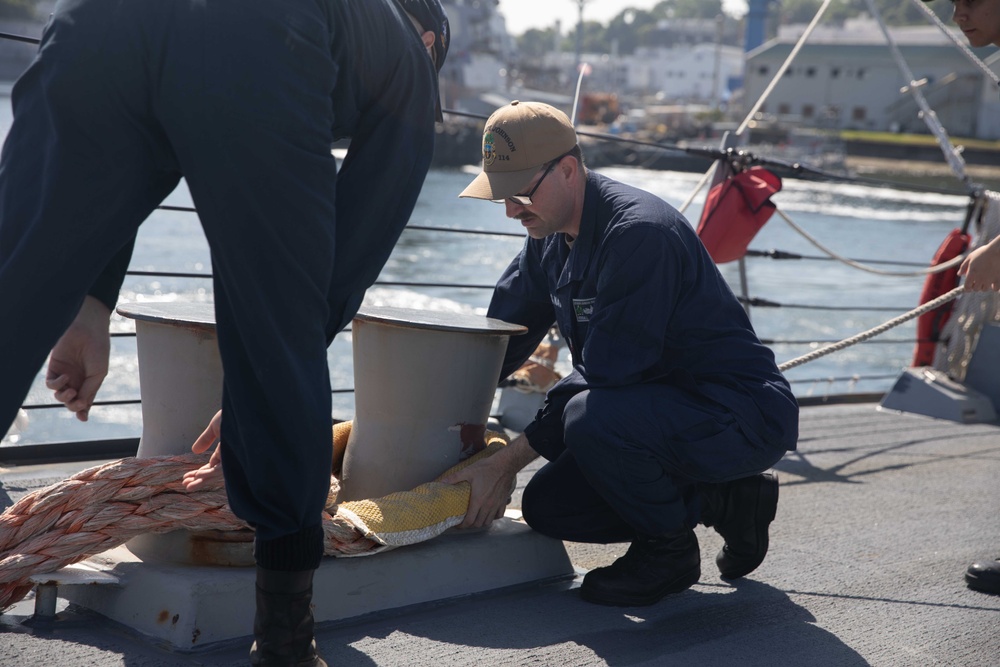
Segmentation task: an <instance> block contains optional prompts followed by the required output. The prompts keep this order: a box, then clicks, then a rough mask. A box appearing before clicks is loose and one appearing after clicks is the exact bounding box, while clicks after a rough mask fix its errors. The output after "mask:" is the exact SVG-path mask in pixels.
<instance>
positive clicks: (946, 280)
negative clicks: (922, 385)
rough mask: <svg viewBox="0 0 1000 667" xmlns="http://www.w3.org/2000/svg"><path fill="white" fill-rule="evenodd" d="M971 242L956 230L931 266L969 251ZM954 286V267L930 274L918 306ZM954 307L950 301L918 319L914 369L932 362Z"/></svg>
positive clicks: (967, 236)
mask: <svg viewBox="0 0 1000 667" xmlns="http://www.w3.org/2000/svg"><path fill="white" fill-rule="evenodd" d="M970 240H971V238H970V236H969V235H968V234H966V233H965V232H962V231H961V230H959V229H953V230H951V232H949V233H948V236H946V237H945V239H944V241H943V242H942V243H941V246H940V247H939V248H938V249H937V252H936V253H934V259H933V260H932V261H931V266H939V265H941V264H944V263H945V262H947V261H949V260H952V259H955V258H956V257H958V256H959V255H961V254H962V253H964V252H965V251H966V249H968V247H969V242H970ZM956 287H958V266H957V265H956V266H955V267H954V268H951V269H948V270H947V271H940V272H938V273H929V274H927V279H926V280H925V281H924V288H923V290H922V291H921V292H920V303H921V304H925V303H927V302H928V301H932V300H934V299H936V298H938V297H939V296H941V295H943V294H947V293H948V292H950V291H951V290H953V289H955V288H956ZM954 304H955V302H954V301H949V302H948V303H946V304H943V305H941V306H938V307H937V308H935V309H934V310H930V311H927V312H926V313H924V314H923V315H921V316H920V317H918V318H917V346H916V348H915V349H914V350H913V366H930V365H932V364H933V363H934V352H935V349H936V348H937V344H938V342H939V341H940V339H941V332H942V331H943V330H944V325H945V324H947V322H948V319H949V318H950V317H951V310H952V307H953V306H954Z"/></svg>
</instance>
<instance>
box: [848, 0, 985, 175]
mask: <svg viewBox="0 0 1000 667" xmlns="http://www.w3.org/2000/svg"><path fill="white" fill-rule="evenodd" d="M865 2H866V3H867V4H868V11H869V12H871V15H872V17H873V18H874V19H875V20H876V21H878V25H879V28H880V29H881V30H882V34H883V35H885V40H886V43H887V44H888V45H889V51H890V52H891V53H892V57H893V58H894V59H895V60H896V65H897V66H898V67H899V71H900V72H902V74H903V77H904V78H905V79H906V81H908V82H909V83H908V84H907V85H906V86H905V87H904V89H903V90H905V91H906V92H909V93H910V96H911V97H913V99H914V101H915V102H916V103H917V106H918V107H920V118H921V120H923V121H924V124H925V125H926V126H927V129H929V130H930V131H931V134H933V135H934V137H935V138H936V139H937V142H938V146H940V147H941V152H942V153H943V154H944V159H945V162H947V163H948V166H949V167H951V171H952V173H954V174H955V177H956V178H957V179H958V180H960V181H962V183H964V184H965V185H966V187H968V188H969V189H970V190H972V189H975V187H974V186H972V185H971V183H970V181H969V176H968V175H967V174H966V173H965V160H964V159H963V158H962V155H961V154H960V153H959V151H958V149H957V148H955V146H954V145H952V143H951V139H950V138H949V137H948V131H947V130H945V129H944V126H943V125H941V121H939V120H938V118H937V114H936V113H934V110H933V109H931V106H930V105H929V104H928V103H927V99H926V98H925V97H924V94H923V93H921V92H920V86H922V85H923V82H918V81H916V80H915V79H914V77H913V72H912V71H911V70H910V67H909V65H907V64H906V60H905V59H904V58H903V54H902V53H900V52H899V47H898V46H896V40H895V39H893V37H892V34H890V32H889V28H888V26H886V24H885V22H884V21H883V20H882V15H881V14H879V11H878V9H877V8H876V7H875V2H874V0H865Z"/></svg>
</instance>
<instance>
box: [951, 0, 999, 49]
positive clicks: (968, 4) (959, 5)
mask: <svg viewBox="0 0 1000 667" xmlns="http://www.w3.org/2000/svg"><path fill="white" fill-rule="evenodd" d="M952 5H953V6H954V13H953V14H952V20H954V21H955V24H956V25H958V27H959V28H961V29H962V32H963V33H964V34H965V37H966V39H968V40H969V45H970V46H974V47H979V46H986V45H988V44H996V45H998V46H1000V0H952Z"/></svg>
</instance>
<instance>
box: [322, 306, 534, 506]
mask: <svg viewBox="0 0 1000 667" xmlns="http://www.w3.org/2000/svg"><path fill="white" fill-rule="evenodd" d="M351 330H352V332H353V345H354V405H355V415H354V423H353V424H352V426H351V435H350V438H349V439H348V442H347V450H346V453H345V455H344V463H343V467H342V476H341V480H340V481H341V489H340V495H339V496H338V499H339V500H340V501H344V500H358V499H363V498H378V497H380V496H384V495H386V494H388V493H392V492H394V491H407V490H410V489H412V488H414V487H416V486H419V485H420V484H423V483H424V482H429V481H431V480H433V479H434V478H435V477H437V476H438V475H440V474H441V473H442V472H444V471H445V470H447V469H448V468H450V467H451V466H453V465H455V464H456V463H458V462H459V461H460V460H462V459H464V458H467V457H468V456H470V455H472V454H474V453H475V452H476V451H478V450H479V449H481V448H482V446H483V435H484V433H485V430H486V422H487V420H488V419H489V415H490V407H491V405H492V403H493V397H494V395H495V393H496V387H497V381H498V379H499V376H500V367H501V365H502V363H503V357H504V353H505V352H506V350H507V340H508V338H509V337H510V336H512V335H518V334H521V333H524V332H525V331H526V330H527V329H526V328H525V327H522V326H520V325H515V324H509V323H507V322H501V321H499V320H494V319H490V318H487V317H481V316H477V315H461V314H455V313H442V312H434V311H423V310H412V309H407V308H362V309H361V312H359V313H358V315H357V316H356V317H355V319H354V322H353V324H352V325H351Z"/></svg>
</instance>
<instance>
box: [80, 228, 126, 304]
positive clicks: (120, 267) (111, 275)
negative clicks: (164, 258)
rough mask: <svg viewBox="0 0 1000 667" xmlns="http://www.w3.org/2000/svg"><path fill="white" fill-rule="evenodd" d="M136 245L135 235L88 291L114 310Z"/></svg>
mask: <svg viewBox="0 0 1000 667" xmlns="http://www.w3.org/2000/svg"><path fill="white" fill-rule="evenodd" d="M134 247H135V237H134V236H133V237H132V238H131V239H129V241H128V242H127V243H126V244H125V245H124V246H122V249H121V250H119V251H118V252H117V253H116V254H115V256H114V257H113V258H112V259H111V261H110V262H108V265H107V266H105V267H104V270H103V271H102V272H101V275H99V276H97V280H95V281H94V284H93V285H91V286H90V290H89V291H88V292H87V293H88V294H89V295H90V296H92V297H94V298H96V299H99V300H100V301H101V303H103V304H104V305H105V306H107V307H108V310H110V311H112V312H114V310H115V305H116V304H117V303H118V292H119V291H120V290H121V287H122V283H123V282H125V272H126V271H128V265H129V262H131V261H132V249H133V248H134Z"/></svg>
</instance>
